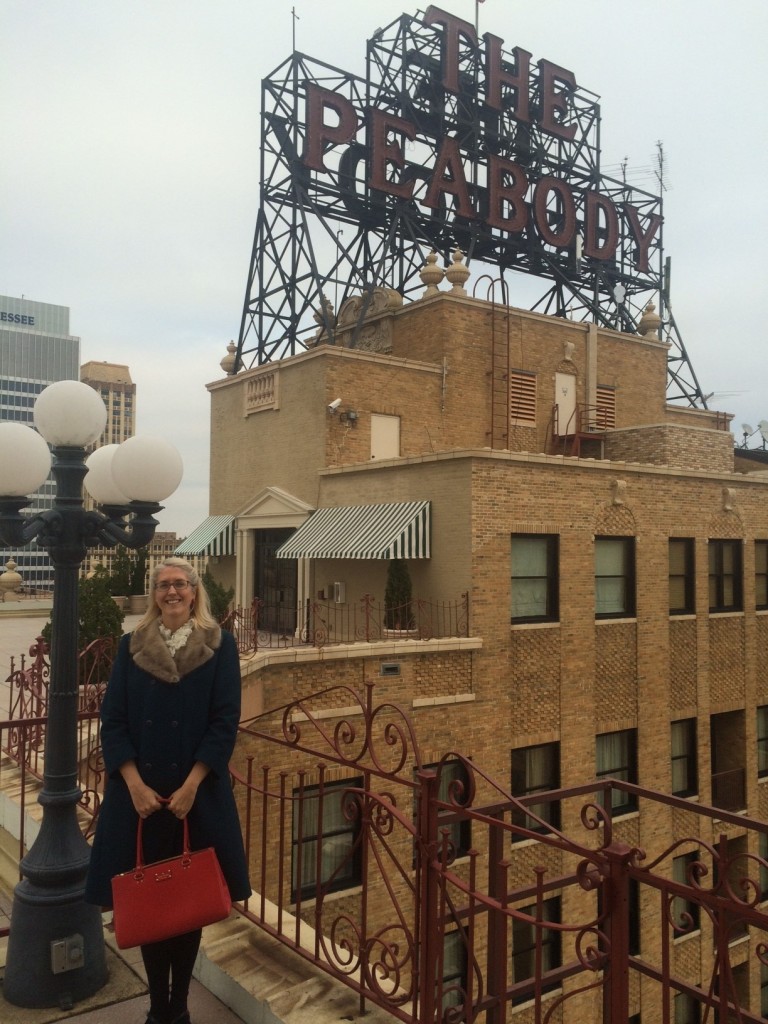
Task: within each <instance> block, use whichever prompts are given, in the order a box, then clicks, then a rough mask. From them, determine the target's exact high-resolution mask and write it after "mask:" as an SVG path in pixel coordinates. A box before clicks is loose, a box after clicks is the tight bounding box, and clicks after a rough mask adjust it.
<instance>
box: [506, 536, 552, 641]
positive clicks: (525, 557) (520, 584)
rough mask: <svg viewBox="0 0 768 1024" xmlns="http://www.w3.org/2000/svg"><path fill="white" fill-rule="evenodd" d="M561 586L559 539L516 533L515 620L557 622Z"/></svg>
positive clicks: (513, 586)
mask: <svg viewBox="0 0 768 1024" xmlns="http://www.w3.org/2000/svg"><path fill="white" fill-rule="evenodd" d="M558 584H559V580H558V537H557V536H555V535H548V534H544V535H538V534H524V533H515V534H513V535H512V621H513V622H554V621H556V620H557V617H558V589H559V586H558Z"/></svg>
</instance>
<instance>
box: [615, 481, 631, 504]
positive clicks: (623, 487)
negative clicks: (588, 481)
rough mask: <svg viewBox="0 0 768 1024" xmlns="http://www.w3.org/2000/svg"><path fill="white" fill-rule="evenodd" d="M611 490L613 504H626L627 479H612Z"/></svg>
mask: <svg viewBox="0 0 768 1024" xmlns="http://www.w3.org/2000/svg"><path fill="white" fill-rule="evenodd" d="M611 490H612V492H613V504H614V505H625V504H626V493H627V481H626V480H618V479H616V480H612V481H611Z"/></svg>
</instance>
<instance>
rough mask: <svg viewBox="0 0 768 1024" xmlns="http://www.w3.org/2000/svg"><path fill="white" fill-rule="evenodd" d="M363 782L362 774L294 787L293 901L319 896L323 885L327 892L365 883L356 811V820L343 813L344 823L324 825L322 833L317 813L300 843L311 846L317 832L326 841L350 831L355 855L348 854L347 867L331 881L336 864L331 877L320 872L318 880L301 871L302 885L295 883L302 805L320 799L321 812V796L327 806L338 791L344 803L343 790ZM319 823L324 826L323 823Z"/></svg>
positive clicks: (292, 821) (357, 786)
mask: <svg viewBox="0 0 768 1024" xmlns="http://www.w3.org/2000/svg"><path fill="white" fill-rule="evenodd" d="M362 784H363V779H362V776H355V777H354V778H350V779H339V780H334V781H332V782H326V781H323V782H321V783H318V784H317V785H311V786H306V785H305V786H303V787H302V786H297V787H295V788H294V789H293V794H292V795H293V814H292V816H291V901H292V902H293V903H296V902H298V900H299V898H301V899H302V900H305V899H316V898H317V894H318V891H319V890H320V889H321V887H322V891H323V892H324V893H328V892H339V891H342V890H344V889H351V888H354V887H355V886H357V885H360V884H361V883H362V856H361V853H362V850H361V844H360V842H359V837H360V828H361V822H360V816H359V815H354V816H353V820H351V821H348V820H347V819H346V817H345V816H344V815H343V813H342V818H343V819H344V827H342V828H334V829H332V830H328V831H326V830H325V829H322V830H321V831H320V832H319V833H318V831H317V824H318V823H317V816H315V831H313V832H311V833H308V832H307V831H306V830H305V829H302V834H301V845H302V846H303V847H306V848H309V847H310V846H311V844H316V843H317V841H318V836H321V837H322V840H323V842H324V843H325V842H327V841H328V840H329V839H334V838H336V837H338V836H345V835H349V836H350V837H351V844H350V846H351V851H352V855H351V857H350V858H349V867H348V869H347V870H345V871H342V872H341V873H340V874H339V876H338V877H337V878H336V879H335V880H333V881H331V879H333V875H334V874H335V872H336V871H337V870H338V865H337V867H336V868H334V869H333V870H331V871H330V872H329V877H328V878H323V877H322V874H321V878H320V880H319V882H318V880H317V878H316V877H314V873H313V877H312V878H311V879H309V880H308V879H307V876H306V874H305V873H304V872H303V871H302V875H301V882H302V884H301V888H300V889H299V887H298V886H297V884H296V883H297V876H298V870H299V863H300V862H299V859H298V848H299V839H298V829H297V815H298V814H299V813H300V812H301V810H302V808H304V809H305V813H306V807H305V805H306V802H307V801H308V800H309V801H311V800H318V813H319V808H320V804H319V798H320V796H322V798H323V805H324V809H325V802H326V801H327V800H328V798H329V795H331V799H333V794H336V793H338V794H339V799H340V801H342V806H343V800H344V793H345V792H346V791H347V790H349V789H358V788H360V787H361V786H362ZM320 824H321V826H322V823H320ZM311 856H312V857H313V858H314V857H315V856H316V854H315V853H314V851H313V853H312V855H311ZM321 856H322V855H321ZM311 863H312V865H313V866H314V864H315V863H316V860H314V859H313V860H312V861H311ZM343 863H344V860H342V861H341V864H343ZM302 867H303V864H302ZM329 881H331V884H329V885H328V884H326V883H328V882H329Z"/></svg>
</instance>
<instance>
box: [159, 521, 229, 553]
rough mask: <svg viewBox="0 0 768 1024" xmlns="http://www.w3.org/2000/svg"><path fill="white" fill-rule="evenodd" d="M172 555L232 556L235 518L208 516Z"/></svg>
mask: <svg viewBox="0 0 768 1024" xmlns="http://www.w3.org/2000/svg"><path fill="white" fill-rule="evenodd" d="M173 553H174V555H234V553H235V517H234V516H208V518H207V519H205V520H204V521H203V522H202V523H201V524H200V525H199V526H198V527H197V528H196V529H194V530H193V531H192V533H190V535H189V536H188V537H187V539H186V540H183V541H182V542H181V544H179V546H178V547H177V548H176V550H175V551H174V552H173Z"/></svg>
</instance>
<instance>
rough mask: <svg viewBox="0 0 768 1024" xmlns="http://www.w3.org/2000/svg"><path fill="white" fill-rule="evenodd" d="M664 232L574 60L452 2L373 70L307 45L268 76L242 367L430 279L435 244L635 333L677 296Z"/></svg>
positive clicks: (406, 23) (409, 28)
mask: <svg viewBox="0 0 768 1024" xmlns="http://www.w3.org/2000/svg"><path fill="white" fill-rule="evenodd" d="M661 225H662V212H661V198H660V197H658V196H654V195H651V194H649V193H647V192H644V191H642V190H639V189H636V188H633V187H631V186H630V185H629V184H627V182H625V181H617V180H614V179H611V178H609V177H606V176H605V175H603V174H602V173H601V170H600V107H599V104H598V101H597V96H595V95H594V94H593V93H591V92H589V91H588V90H586V89H584V88H583V87H581V86H580V85H579V84H578V82H577V78H576V74H575V73H574V72H573V71H571V70H568V69H566V68H563V67H560V66H559V65H557V64H556V63H554V62H553V61H551V60H549V59H545V58H541V59H535V58H534V57H533V55H532V54H530V53H529V52H528V51H527V50H525V49H523V48H522V47H521V46H514V47H513V48H511V49H510V48H508V46H507V43H506V42H505V40H504V39H502V38H500V37H499V36H497V35H495V34H493V33H492V32H486V33H485V34H484V35H483V36H482V37H479V36H478V33H477V31H476V29H475V26H474V25H472V24H471V23H470V22H468V21H465V20H463V19H461V18H458V17H457V16H455V15H453V14H450V13H448V12H447V11H444V10H442V9H441V8H439V7H436V6H430V7H428V8H427V9H426V11H425V12H424V13H421V12H420V13H418V14H416V15H414V16H412V15H407V14H403V15H402V16H401V17H400V18H399V19H398V20H397V21H395V22H393V23H392V24H391V25H390V26H389V27H387V28H385V29H377V30H376V31H375V32H374V33H373V36H372V37H371V39H369V40H368V43H367V53H366V74H365V77H364V78H363V77H359V76H357V75H355V74H352V73H350V72H346V71H343V70H340V69H338V68H334V67H332V66H330V65H329V64H326V63H324V62H321V61H319V60H315V59H313V58H310V57H307V56H306V55H304V54H300V53H294V54H293V55H292V56H291V57H290V58H289V59H288V60H287V61H286V62H284V63H283V64H282V65H281V66H280V67H279V68H278V69H277V70H276V71H275V72H273V74H272V75H271V76H270V77H269V78H267V79H265V80H264V82H263V83H262V168H261V203H260V210H259V218H258V223H257V227H256V238H255V242H254V250H253V258H252V262H251V270H250V275H249V281H248V292H247V295H246V302H245V308H244V311H243V321H242V327H241V333H240V343H239V347H238V359H239V365H240V366H241V367H242V366H244V365H253V363H256V362H258V363H263V362H268V361H270V360H272V359H274V358H280V357H282V356H284V355H287V354H293V353H294V352H296V351H298V350H301V349H302V348H303V347H304V346H305V344H306V343H308V342H309V338H310V337H311V336H312V335H313V333H314V332H315V331H316V329H317V323H318V320H321V322H322V324H323V327H324V329H325V330H324V333H325V336H326V337H327V338H328V339H329V341H331V342H333V337H334V308H333V307H334V306H335V308H336V311H338V308H339V306H340V305H341V303H342V302H343V301H344V300H345V299H346V298H347V297H349V296H350V295H352V294H359V293H363V294H366V293H367V291H370V289H372V288H374V287H377V286H381V285H385V286H387V287H389V288H394V289H396V290H398V291H399V292H400V293H401V294H403V295H404V296H407V295H408V294H409V292H414V291H417V290H419V289H420V288H421V287H422V285H421V281H420V279H419V277H418V272H419V270H420V269H421V267H422V266H423V264H424V261H425V258H426V256H427V255H428V253H429V252H430V251H431V250H432V249H435V250H436V251H437V252H438V253H440V254H441V255H442V256H443V257H444V258H445V259H446V262H450V255H449V254H450V252H451V250H452V249H453V248H454V247H455V246H456V245H457V244H458V245H459V246H460V247H461V248H462V249H463V250H464V252H465V254H466V256H467V258H468V261H469V262H470V263H472V264H474V263H475V262H477V261H479V262H480V263H482V264H483V265H484V269H485V270H487V271H488V273H490V274H491V276H492V277H499V278H502V279H503V280H504V284H505V286H508V284H509V282H510V275H511V274H512V273H513V272H514V273H523V274H526V275H529V276H531V277H532V278H539V279H541V288H542V293H541V295H540V298H539V299H538V300H537V301H536V302H535V303H534V308H539V309H541V310H542V311H544V312H550V313H555V314H558V315H561V316H565V315H568V316H572V317H575V318H577V319H590V320H595V321H596V322H598V323H602V324H605V325H607V326H612V327H617V328H619V329H622V330H634V325H635V323H636V321H637V319H638V318H639V314H640V312H641V309H642V307H644V305H645V304H646V302H647V301H648V299H649V298H651V297H653V298H654V300H655V301H656V302H657V303H662V302H663V300H662V296H661V294H660V293H661V291H662V247H661ZM475 269H476V268H475ZM322 296H325V299H326V300H327V301H323V299H322ZM365 310H366V306H365V302H363V303H362V305H361V307H360V318H361V320H362V318H363V317H364V315H365ZM678 349H679V354H678V355H677V362H678V364H680V363H685V362H686V361H687V360H686V357H685V354H684V351H683V350H682V345H681V344H680V345H679V346H678ZM679 368H680V367H679V365H678V370H679ZM691 372H692V371H691ZM672 376H673V378H674V377H675V372H674V371H673V372H672ZM694 381H695V378H694ZM678 383H679V386H680V388H682V389H683V395H684V396H685V397H689V394H688V391H690V388H691V385H690V384H689V383H688V382H684V381H683V380H682V378H681V380H680V381H679V382H678ZM696 388H698V385H696ZM671 397H679V396H678V395H672V396H671Z"/></svg>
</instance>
